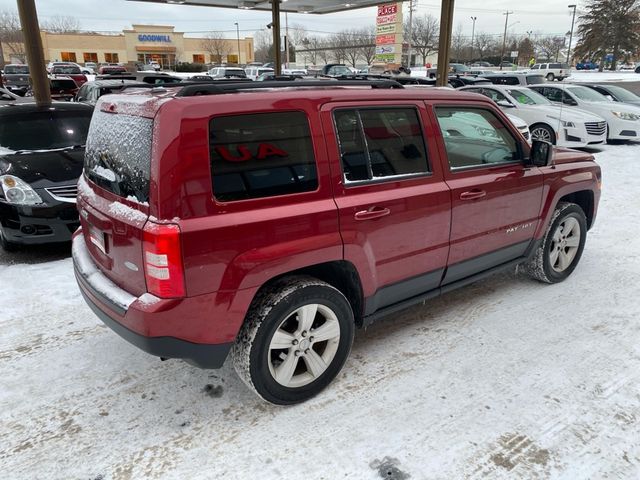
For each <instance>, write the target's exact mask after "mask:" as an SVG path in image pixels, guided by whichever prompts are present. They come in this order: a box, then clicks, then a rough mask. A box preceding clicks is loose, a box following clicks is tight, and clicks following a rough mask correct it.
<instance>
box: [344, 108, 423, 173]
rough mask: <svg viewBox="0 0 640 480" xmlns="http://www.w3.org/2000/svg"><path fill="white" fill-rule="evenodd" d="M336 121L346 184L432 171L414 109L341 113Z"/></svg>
mask: <svg viewBox="0 0 640 480" xmlns="http://www.w3.org/2000/svg"><path fill="white" fill-rule="evenodd" d="M334 119H335V124H336V129H337V132H338V141H339V144H340V158H341V162H342V170H343V172H344V178H345V181H346V182H356V181H364V180H374V179H380V178H384V177H392V176H397V175H409V174H420V173H427V172H428V171H429V167H428V163H427V154H426V148H425V144H424V140H423V137H422V127H421V125H420V122H419V120H418V113H417V112H416V111H415V110H414V109H412V108H385V109H361V110H338V111H336V112H335V113H334Z"/></svg>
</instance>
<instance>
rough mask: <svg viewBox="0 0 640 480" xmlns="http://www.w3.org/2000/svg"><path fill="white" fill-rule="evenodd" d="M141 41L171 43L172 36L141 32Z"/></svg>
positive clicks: (139, 37) (139, 39)
mask: <svg viewBox="0 0 640 480" xmlns="http://www.w3.org/2000/svg"><path fill="white" fill-rule="evenodd" d="M138 41H139V42H163V43H171V37H170V36H169V35H155V34H153V35H152V34H147V33H145V34H141V35H138Z"/></svg>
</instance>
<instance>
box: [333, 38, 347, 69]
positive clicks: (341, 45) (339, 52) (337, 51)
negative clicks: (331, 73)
mask: <svg viewBox="0 0 640 480" xmlns="http://www.w3.org/2000/svg"><path fill="white" fill-rule="evenodd" d="M329 45H330V48H331V51H332V54H333V59H334V60H335V61H336V63H342V62H343V61H344V60H345V59H346V58H347V50H348V48H349V38H348V36H347V35H345V34H343V33H337V34H335V35H332V36H331V37H330V38H329Z"/></svg>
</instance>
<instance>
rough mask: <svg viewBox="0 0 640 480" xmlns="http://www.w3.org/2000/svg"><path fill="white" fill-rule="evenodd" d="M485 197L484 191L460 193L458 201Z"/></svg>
mask: <svg viewBox="0 0 640 480" xmlns="http://www.w3.org/2000/svg"><path fill="white" fill-rule="evenodd" d="M486 196H487V192H485V191H484V190H471V191H469V192H462V193H461V194H460V200H475V199H477V198H482V197H486Z"/></svg>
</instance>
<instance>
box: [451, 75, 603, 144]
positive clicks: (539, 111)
mask: <svg viewBox="0 0 640 480" xmlns="http://www.w3.org/2000/svg"><path fill="white" fill-rule="evenodd" d="M459 90H464V91H467V92H475V93H481V94H482V95H485V96H487V97H489V98H491V99H492V100H493V101H495V102H496V103H497V104H498V106H500V108H501V109H502V110H503V111H504V112H505V113H511V114H514V115H517V116H518V117H520V118H522V119H523V120H525V121H526V122H527V124H528V125H529V129H530V130H531V137H532V138H533V140H545V141H547V142H551V143H552V144H554V145H558V146H561V147H573V148H580V147H586V146H587V145H598V144H602V143H605V142H606V140H607V123H606V121H605V120H604V118H602V117H600V116H598V115H594V114H593V113H589V112H587V111H582V110H579V109H577V108H567V107H563V106H558V105H554V104H552V103H551V102H550V101H549V100H547V99H546V98H545V97H543V96H542V95H540V94H538V93H536V92H535V91H533V90H531V89H530V88H527V87H520V86H511V85H482V86H481V87H480V86H478V87H463V88H460V89H459Z"/></svg>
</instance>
